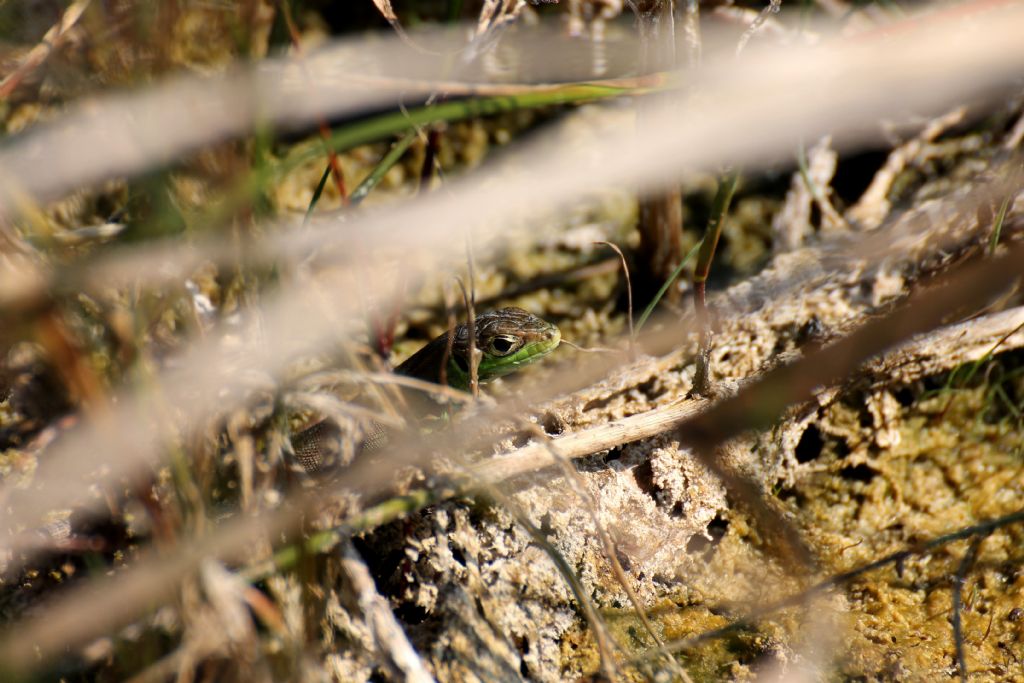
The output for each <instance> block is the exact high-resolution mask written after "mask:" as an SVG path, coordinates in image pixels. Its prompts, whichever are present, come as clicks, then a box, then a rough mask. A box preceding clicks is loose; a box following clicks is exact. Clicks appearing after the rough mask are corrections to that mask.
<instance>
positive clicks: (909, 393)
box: [892, 387, 914, 408]
mask: <svg viewBox="0 0 1024 683" xmlns="http://www.w3.org/2000/svg"><path fill="white" fill-rule="evenodd" d="M892 395H893V398H895V399H896V400H897V401H898V402H899V404H900V405H901V406H903V407H904V408H909V407H910V406H912V405H914V392H913V390H912V389H911V388H910V387H900V388H899V389H897V390H896V391H894V392H893V394H892Z"/></svg>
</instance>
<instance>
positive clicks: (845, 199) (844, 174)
mask: <svg viewBox="0 0 1024 683" xmlns="http://www.w3.org/2000/svg"><path fill="white" fill-rule="evenodd" d="M888 158H889V150H887V149H870V150H866V151H863V152H860V153H859V154H851V155H849V156H847V157H845V158H842V159H840V160H839V164H838V166H837V167H836V174H835V177H834V179H833V180H832V189H833V190H834V192H835V194H836V195H837V198H838V199H839V200H841V202H842V204H845V205H847V206H848V205H850V204H853V203H854V202H855V201H857V200H858V199H859V198H860V196H861V195H862V194H864V190H866V189H868V184H870V183H871V179H872V178H874V177H875V172H876V171H877V170H878V169H879V168H881V167H882V164H884V163H885V160H886V159H888Z"/></svg>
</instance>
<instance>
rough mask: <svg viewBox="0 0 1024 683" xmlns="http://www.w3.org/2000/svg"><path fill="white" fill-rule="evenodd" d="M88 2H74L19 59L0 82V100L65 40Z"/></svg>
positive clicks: (9, 94)
mask: <svg viewBox="0 0 1024 683" xmlns="http://www.w3.org/2000/svg"><path fill="white" fill-rule="evenodd" d="M89 2H90V0H75V2H72V3H71V4H70V5H68V7H67V8H66V9H65V10H64V14H63V15H62V16H61V18H60V21H59V22H57V23H56V24H54V25H53V26H52V27H50V30H48V31H47V32H46V34H45V35H44V36H43V39H42V40H41V41H39V44H38V45H36V46H35V47H33V48H32V49H31V50H29V51H28V53H27V54H26V55H25V56H24V57H22V58H21V63H20V64H18V66H17V67H16V68H15V69H14V71H12V72H11V73H9V74H7V75H6V76H4V78H3V80H0V100H6V99H7V98H9V97H10V96H11V93H13V92H14V91H15V89H16V88H17V87H18V86H19V85H20V84H21V83H22V81H24V80H25V78H26V77H27V76H29V75H30V74H31V73H32V72H33V71H35V70H36V69H38V68H39V67H40V66H42V65H43V64H44V63H45V62H46V60H47V59H49V57H50V55H52V54H53V53H54V52H55V51H56V50H57V49H58V48H59V47H60V46H61V44H62V43H63V42H64V41H65V40H66V39H67V37H68V33H69V32H70V31H71V29H73V28H74V27H75V25H77V24H78V20H79V19H81V17H82V14H83V13H84V12H85V10H86V9H88V7H89Z"/></svg>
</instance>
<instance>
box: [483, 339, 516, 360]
mask: <svg viewBox="0 0 1024 683" xmlns="http://www.w3.org/2000/svg"><path fill="white" fill-rule="evenodd" d="M518 346H519V340H518V339H516V338H515V337H495V338H494V339H492V340H491V343H490V344H489V345H488V347H487V351H488V352H490V353H492V354H494V355H495V356H507V355H508V354H510V353H512V352H513V351H515V350H516V348H518Z"/></svg>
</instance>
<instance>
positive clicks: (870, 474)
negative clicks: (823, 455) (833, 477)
mask: <svg viewBox="0 0 1024 683" xmlns="http://www.w3.org/2000/svg"><path fill="white" fill-rule="evenodd" d="M877 475H878V472H876V471H875V470H873V469H871V467H869V466H868V465H865V464H864V463H861V464H860V465H853V466H852V467H844V468H843V469H841V470H839V476H840V477H842V478H843V479H845V480H847V481H859V482H862V483H865V484H867V483H868V482H869V481H871V480H872V479H874V478H875V477H876V476H877Z"/></svg>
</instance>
